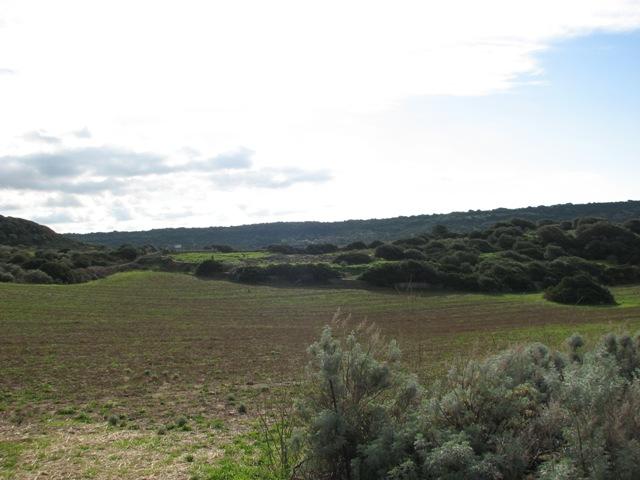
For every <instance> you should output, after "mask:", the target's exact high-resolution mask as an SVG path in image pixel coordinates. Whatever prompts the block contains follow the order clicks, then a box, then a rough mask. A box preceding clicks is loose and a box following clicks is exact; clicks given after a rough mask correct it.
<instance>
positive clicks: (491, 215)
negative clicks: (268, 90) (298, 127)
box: [67, 201, 640, 250]
mask: <svg viewBox="0 0 640 480" xmlns="http://www.w3.org/2000/svg"><path fill="white" fill-rule="evenodd" d="M587 216H595V217H602V218H606V219H608V220H610V221H612V222H623V221H625V220H628V219H630V218H634V217H638V216H640V201H628V202H611V203H590V204H582V205H574V204H564V205H554V206H539V207H527V208H519V209H506V208H499V209H495V210H489V211H481V210H469V211H468V212H454V213H448V214H435V215H415V216H407V217H395V218H387V219H371V220H348V221H343V222H278V223H264V224H256V225H242V226H235V227H209V228H163V229H155V230H149V231H139V232H96V233H89V234H69V235H67V237H68V238H71V239H74V240H78V241H82V242H88V243H94V244H100V245H108V246H111V247H116V246H118V245H121V244H133V245H147V244H148V245H155V246H156V247H158V248H172V247H173V246H174V245H181V246H182V248H184V249H192V250H195V249H202V248H204V247H205V246H207V245H210V244H226V245H231V246H233V247H234V248H238V249H257V248H263V247H265V246H266V245H270V244H281V243H285V244H290V245H296V246H301V245H302V246H304V245H305V244H316V243H333V244H338V245H344V244H347V243H350V242H354V241H364V242H367V243H369V242H371V241H373V240H384V241H390V240H395V239H398V238H403V237H408V236H412V235H418V234H420V233H422V232H426V231H429V230H431V229H432V228H433V227H434V226H436V225H444V226H446V227H447V228H449V229H450V230H452V231H456V232H466V231H470V230H474V229H484V228H487V227H489V226H490V225H492V224H494V223H497V222H500V221H506V220H508V219H510V218H514V217H518V218H522V219H525V220H529V221H532V222H538V221H540V220H543V219H549V220H553V221H560V220H566V219H570V218H577V217H587Z"/></svg>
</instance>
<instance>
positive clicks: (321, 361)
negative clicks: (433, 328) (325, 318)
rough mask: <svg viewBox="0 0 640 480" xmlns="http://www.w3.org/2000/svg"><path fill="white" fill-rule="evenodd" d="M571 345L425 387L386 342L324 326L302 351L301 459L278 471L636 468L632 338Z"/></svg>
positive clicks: (397, 477) (410, 476)
mask: <svg viewBox="0 0 640 480" xmlns="http://www.w3.org/2000/svg"><path fill="white" fill-rule="evenodd" d="M583 344H584V342H583V341H582V339H581V338H580V337H579V336H573V337H572V338H571V339H570V341H569V342H568V347H567V351H566V352H560V351H553V350H551V349H550V348H548V347H546V346H545V345H542V344H539V343H534V344H530V345H526V346H520V347H516V348H513V349H511V350H508V351H505V352H503V353H500V354H498V355H494V356H492V357H489V358H487V359H486V360H482V361H478V360H472V361H469V362H467V363H466V364H463V365H462V366H461V367H460V368H454V369H452V370H451V371H450V372H449V374H448V375H447V376H446V377H445V378H443V379H442V380H441V381H439V382H437V383H436V384H434V385H432V386H431V387H430V388H429V389H428V390H427V389H424V388H423V387H422V386H421V385H420V384H419V383H418V381H417V380H416V378H415V377H414V376H413V375H411V374H409V373H408V372H407V371H406V370H405V369H404V368H403V367H402V365H401V363H400V358H401V355H400V351H399V349H398V347H397V345H396V344H395V342H390V343H385V342H383V341H382V340H381V339H380V336H379V335H378V334H377V333H376V332H375V331H372V330H371V329H366V328H362V327H360V328H358V329H356V330H354V331H352V332H350V333H348V334H347V335H344V334H339V335H336V333H335V329H332V328H329V327H326V328H325V330H324V332H323V334H322V337H321V338H320V340H318V341H317V342H316V343H314V344H313V345H312V346H311V347H310V349H309V353H310V356H311V361H310V363H309V366H308V369H307V372H308V375H309V377H308V386H307V391H306V394H305V396H304V397H303V398H302V399H301V400H300V406H299V412H300V413H299V416H298V418H297V419H296V420H297V421H299V422H301V428H300V431H299V433H298V435H296V436H295V439H294V440H295V445H297V448H298V449H299V450H300V451H302V452H303V455H304V460H303V461H302V462H301V463H300V468H299V469H298V471H297V472H296V473H295V475H294V476H292V477H290V478H299V479H332V480H355V479H368V480H420V479H477V480H489V479H498V478H499V479H522V478H532V479H533V478H538V479H592V478H593V479H595V478H598V479H603V480H608V479H611V480H613V479H624V480H632V479H636V478H639V477H640V440H639V439H640V380H639V378H638V368H639V367H640V350H639V344H640V340H639V339H638V338H637V337H636V338H630V337H628V336H615V335H608V336H607V337H605V339H604V341H603V342H602V343H600V344H599V345H597V346H596V347H595V348H593V349H592V350H584V347H583ZM427 392H429V393H428V395H427ZM278 478H279V477H278Z"/></svg>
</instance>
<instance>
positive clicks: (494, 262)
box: [477, 258, 536, 292]
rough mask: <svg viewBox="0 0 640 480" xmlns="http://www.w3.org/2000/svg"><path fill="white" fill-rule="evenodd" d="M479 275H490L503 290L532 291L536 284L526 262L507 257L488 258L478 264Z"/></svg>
mask: <svg viewBox="0 0 640 480" xmlns="http://www.w3.org/2000/svg"><path fill="white" fill-rule="evenodd" d="M477 271H478V277H490V278H492V279H493V280H494V281H495V283H497V284H499V285H500V289H499V290H500V291H501V292H530V291H534V290H535V289H536V286H535V284H534V282H533V280H532V279H531V277H530V276H529V271H528V269H527V266H526V264H522V263H518V262H516V261H514V260H510V259H506V258H488V259H485V260H483V261H482V262H480V263H479V264H478V269H477Z"/></svg>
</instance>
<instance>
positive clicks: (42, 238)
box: [0, 215, 78, 248]
mask: <svg viewBox="0 0 640 480" xmlns="http://www.w3.org/2000/svg"><path fill="white" fill-rule="evenodd" d="M0 245H10V246H25V247H51V248H65V247H69V248H71V247H74V246H77V245H78V244H77V242H76V241H74V240H72V239H69V238H68V237H65V236H63V235H60V234H58V233H56V232H54V231H53V230H51V229H50V228H49V227H45V226H44V225H40V224H38V223H36V222H32V221H29V220H24V219H22V218H15V217H4V216H2V215H0Z"/></svg>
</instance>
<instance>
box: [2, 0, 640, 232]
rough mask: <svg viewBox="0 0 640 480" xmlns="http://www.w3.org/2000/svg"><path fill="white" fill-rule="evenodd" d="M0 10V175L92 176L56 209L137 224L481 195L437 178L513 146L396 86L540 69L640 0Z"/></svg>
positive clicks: (310, 213) (33, 180) (49, 181)
mask: <svg viewBox="0 0 640 480" xmlns="http://www.w3.org/2000/svg"><path fill="white" fill-rule="evenodd" d="M0 23H2V25H3V28H1V29H0V46H1V45H11V48H10V49H9V48H0V65H2V66H3V67H10V69H8V68H4V69H3V70H0V73H6V75H2V78H1V79H0V82H2V88H0V105H2V111H3V115H0V131H2V132H3V135H2V138H1V139H0V186H2V187H3V188H5V189H9V188H11V189H13V190H16V191H17V190H21V191H26V190H29V191H31V190H38V191H58V192H66V193H74V194H82V195H84V196H87V197H88V196H90V195H92V196H91V201H88V200H87V199H86V198H83V204H85V205H86V206H85V207H76V208H77V209H78V210H77V211H78V215H75V216H67V217H66V219H67V220H73V219H76V220H77V219H84V218H87V217H90V218H91V221H95V222H96V225H98V227H99V228H100V229H102V228H106V227H105V226H109V227H117V226H118V225H126V226H131V227H132V228H133V227H137V228H147V227H151V226H162V225H163V223H162V221H163V219H162V212H163V211H172V212H173V211H175V212H182V211H183V212H189V213H190V216H189V217H188V218H180V216H179V215H176V218H175V220H172V225H174V226H179V225H182V224H184V225H208V224H216V223H243V222H246V221H255V220H256V218H257V217H256V216H255V215H253V216H250V215H249V214H248V213H247V212H253V213H254V214H255V212H262V213H264V215H265V216H264V217H263V218H262V219H263V220H265V221H266V220H277V219H293V218H295V219H313V218H316V219H335V218H345V217H346V216H356V217H362V216H384V215H389V214H402V213H407V214H409V213H420V212H429V211H443V210H449V209H453V208H459V207H460V206H461V205H460V204H459V203H458V202H464V205H462V206H463V207H464V206H466V208H479V207H480V203H482V202H481V200H479V198H478V197H481V196H482V195H483V191H482V190H480V189H476V187H473V186H472V182H469V183H464V182H463V183H464V185H465V190H464V191H463V192H455V193H454V192H452V186H451V182H440V183H434V181H435V180H434V178H435V179H437V178H441V177H443V176H446V177H448V178H453V179H456V181H458V180H459V179H461V178H466V176H467V175H468V176H470V178H477V177H478V173H482V171H483V170H486V169H491V168H494V169H509V168H515V169H517V168H518V167H519V166H520V164H519V163H518V162H522V161H523V160H522V158H523V156H522V155H520V151H521V150H522V148H521V146H520V145H512V144H511V143H510V142H511V139H510V138H509V137H508V136H507V134H504V138H501V132H494V131H491V130H490V129H489V128H484V129H480V128H479V131H478V132H473V131H467V130H464V128H462V129H458V130H456V129H454V128H453V127H452V128H449V127H448V126H443V125H440V124H438V122H437V121H433V122H432V123H430V124H428V125H427V126H423V128H422V130H419V129H417V128H413V127H412V126H411V125H409V122H410V120H407V118H398V117H396V116H394V115H395V113H394V112H395V111H396V110H397V109H398V108H399V107H398V105H402V104H403V102H405V101H406V100H407V99H411V98H415V97H423V96H433V95H439V96H458V97H475V96H486V95H492V94H495V93H496V92H504V91H509V90H510V89H513V87H514V86H517V85H520V84H521V83H522V82H544V81H545V79H546V76H545V72H544V65H542V64H541V63H540V60H539V58H540V57H539V54H540V52H543V51H545V50H546V49H549V48H550V47H552V46H553V45H554V44H555V43H556V42H559V41H562V40H565V39H567V38H570V37H575V36H580V35H587V34H590V33H592V32H599V31H604V32H620V31H626V30H631V29H635V28H638V27H639V26H640V1H637V0H528V1H514V0H486V1H477V0H466V1H463V0H448V1H417V0H416V1H396V2H383V1H376V0H373V1H372V0H369V1H340V2H338V1H335V0H327V1H323V2H308V1H301V0H288V1H280V0H274V1H269V2H265V1H259V0H254V1H250V0H247V1H245V0H238V1H225V2H223V1H218V2H207V1H197V0H185V1H181V2H165V1H152V0H138V1H135V2H131V1H125V0H113V1H110V2H86V1H82V0H59V1H56V2H49V1H44V0H42V1H37V0H20V1H17V0H13V1H5V2H4V4H3V5H2V6H1V7H0ZM429 113H430V112H426V114H425V115H426V116H428V114H429ZM411 120H413V119H411ZM36 121H37V122H38V123H37V124H34V122H36ZM481 122H482V119H478V125H479V126H480V124H481ZM83 125H86V127H84V128H82V129H80V130H78V127H79V126H83ZM89 129H90V130H89ZM43 131H46V132H71V133H70V134H66V135H55V136H54V135H48V134H43V133H42V132H43ZM24 132H31V133H30V134H28V138H27V139H28V140H31V141H37V142H38V143H40V145H41V146H42V147H46V148H49V149H54V150H53V151H52V150H47V151H46V152H41V151H36V152H34V150H33V148H34V145H29V144H28V143H29V142H25V141H24V140H25V137H24ZM463 136H464V139H465V141H460V138H462V137H463ZM487 137H489V138H487ZM57 140H59V141H57ZM25 143H26V145H25ZM105 145H106V146H105ZM113 145H119V146H121V147H119V148H116V147H113ZM185 145H187V146H188V148H185ZM243 146H245V147H243ZM508 148H511V150H508ZM253 151H255V152H258V153H257V154H256V155H255V158H254V156H252V152H253ZM140 152H143V153H140ZM144 152H152V153H144ZM171 152H178V153H176V154H175V155H174V154H173V153H171ZM199 152H207V154H206V155H203V154H201V153H199ZM483 162H484V163H483ZM480 164H482V165H481V166H478V165H480ZM514 165H515V166H514ZM329 172H331V173H330V174H329ZM433 172H435V175H433ZM214 174H215V175H214ZM148 177H162V178H155V180H153V181H152V179H150V178H148ZM132 179H135V181H133V180H132ZM425 179H428V181H427V180H425ZM212 184H213V186H212ZM457 185H460V183H459V182H458V183H457ZM408 186H410V188H409V187H408ZM221 187H224V188H225V189H226V190H228V191H225V192H221V191H220V190H221ZM232 187H233V188H232ZM236 187H237V188H240V187H242V194H241V195H240V194H239V193H238V194H235V193H234V191H235V188H236ZM254 187H263V188H260V189H256V190H255V191H254ZM412 188H413V189H415V190H411V189H412ZM427 188H428V189H429V190H428V191H425V189H427ZM565 188H566V187H565ZM145 189H147V190H145ZM380 191H383V192H385V194H386V195H385V196H381V195H380V194H379V192H380ZM114 192H115V193H118V194H119V195H120V196H121V198H122V201H123V202H124V203H123V205H125V206H126V208H128V209H129V211H130V212H131V215H118V214H117V212H116V210H114V209H111V208H110V205H111V203H110V202H112V201H113V198H112V194H113V193H114ZM610 192H613V193H615V192H616V190H615V188H613V187H612V190H610ZM511 193H514V192H511ZM574 193H576V195H577V191H574ZM514 194H516V197H515V198H518V197H517V192H515V193H514ZM294 195H297V196H295V197H294ZM354 195H356V197H357V198H361V199H364V198H367V199H368V200H367V201H366V202H364V201H363V202H355V201H354V200H353V197H354ZM27 197H28V196H27ZM27 197H25V198H27ZM29 198H30V197H29ZM394 198H395V199H401V198H407V201H404V200H402V201H400V200H398V201H397V202H396V203H393V202H394V200H392V199H394ZM532 198H533V197H532ZM409 199H410V201H409ZM85 200H87V201H85ZM554 200H555V199H554ZM240 201H242V202H244V203H246V204H247V205H248V208H247V210H246V211H243V210H242V209H234V208H231V207H228V206H229V205H236V204H238V202H240ZM494 201H496V202H503V201H504V199H503V198H494ZM515 201H517V200H515ZM551 201H552V200H551V199H550V200H549V202H551ZM92 202H93V203H92ZM9 203H11V204H13V203H15V202H14V201H11V202H9ZM536 203H544V202H543V201H537V202H536ZM292 204H295V207H296V212H297V213H295V212H294V213H288V214H284V213H271V212H291V208H290V207H291V205H292ZM212 205H215V209H216V210H217V212H215V213H212V212H211V209H212V208H213V207H212ZM486 206H489V207H491V206H497V205H493V204H488V205H486ZM412 209H413V210H412ZM222 210H225V213H224V215H223V213H221V211H222ZM409 210H411V211H409ZM416 210H417V211H416ZM24 211H25V213H29V210H28V205H27V204H25V210H24ZM90 212H91V213H92V215H85V214H88V213H90ZM95 212H97V213H95ZM143 212H144V214H145V215H146V216H145V215H142V213H143ZM94 213H95V214H94ZM42 215H43V218H44V216H45V215H46V212H43V213H42ZM101 215H102V216H101ZM118 216H119V217H120V220H119V221H120V222H122V223H118V220H117V219H115V217H118ZM125 217H127V218H130V219H129V220H125ZM51 218H54V217H51ZM58 218H62V217H58ZM154 219H157V220H154ZM168 220H171V219H169V218H168V217H167V218H165V220H164V221H168ZM126 222H128V223H126ZM63 226H64V227H65V229H76V230H87V229H91V226H90V225H84V224H83V225H73V224H72V223H64V224H63Z"/></svg>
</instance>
